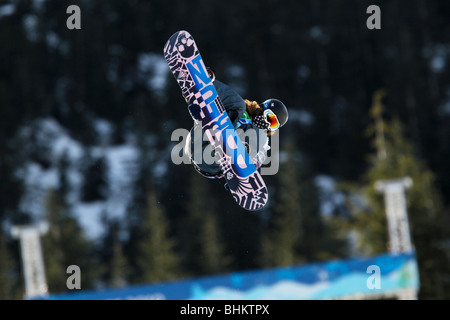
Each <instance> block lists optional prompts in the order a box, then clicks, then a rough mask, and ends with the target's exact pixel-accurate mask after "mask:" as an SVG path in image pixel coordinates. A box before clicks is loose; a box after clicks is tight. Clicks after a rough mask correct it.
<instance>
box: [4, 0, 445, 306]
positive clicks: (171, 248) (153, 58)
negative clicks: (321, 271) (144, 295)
mask: <svg viewBox="0 0 450 320" xmlns="http://www.w3.org/2000/svg"><path fill="white" fill-rule="evenodd" d="M71 5H76V6H78V7H79V9H80V12H79V13H80V16H81V20H80V21H78V23H79V28H69V26H70V17H71V13H70V12H69V13H68V12H67V8H68V7H69V6H71ZM370 5H377V6H378V7H379V8H380V11H381V20H380V28H373V29H371V28H369V26H368V23H369V22H368V19H369V17H370V13H367V11H366V10H367V8H368V7H369V6H370ZM449 17H450V2H449V1H447V0H410V1H406V0H395V1H383V0H374V1H368V0H361V1H360V0H358V1H356V0H295V1H294V0H283V1H275V0H259V1H256V0H248V1H247V0H245V1H236V0H228V1H216V0H214V1H206V0H191V1H180V0H172V1H167V0H130V1H124V0H73V1H67V0H0V299H22V298H23V290H24V285H23V271H22V261H21V254H20V243H19V241H18V240H17V239H16V238H15V237H13V236H12V234H11V232H10V230H11V228H12V226H16V225H27V224H36V223H40V222H46V223H47V224H48V231H47V232H46V233H45V234H42V236H41V245H42V251H43V256H44V264H45V271H46V278H47V282H48V288H49V292H51V293H62V292H67V291H68V289H67V287H66V279H67V274H66V268H67V266H69V265H77V266H79V267H80V269H81V270H82V276H83V288H85V289H92V290H94V289H102V288H120V287H123V286H127V285H136V284H148V283H158V282H163V281H171V280H177V279H188V278H194V277H200V276H209V275H218V274H224V273H228V272H235V271H245V270H253V269H266V268H272V267H279V266H289V265H299V264H307V263H311V262H320V261H327V260H333V259H343V258H348V257H364V256H371V255H375V254H380V253H384V252H387V251H388V249H389V241H388V229H387V227H386V213H385V205H384V200H383V195H382V194H381V193H379V192H378V191H377V190H376V188H375V183H376V182H377V181H379V180H386V179H396V178H402V177H410V178H411V179H412V182H413V184H412V186H411V188H409V189H408V190H407V191H406V200H407V208H408V217H409V226H410V231H411V240H412V243H413V245H414V248H415V251H416V255H417V261H418V269H419V274H420V292H419V298H420V299H449V298H450V18H449ZM178 30H187V31H189V33H191V34H192V35H193V36H194V37H195V40H196V43H197V45H198V47H199V49H200V51H201V53H202V57H203V59H204V61H205V64H206V65H207V66H209V67H211V68H212V69H213V70H214V72H215V75H216V77H217V79H218V80H220V81H222V82H224V83H227V84H228V85H230V86H231V87H232V88H233V89H235V90H236V91H237V92H238V93H239V94H240V95H241V96H242V97H243V98H245V99H249V100H255V101H258V102H263V101H264V100H266V99H268V98H277V99H280V100H282V101H283V102H284V104H285V105H286V106H287V108H288V110H289V121H288V122H287V124H286V125H285V126H284V127H283V128H281V129H280V131H279V133H278V134H279V136H278V138H279V155H278V156H279V170H278V172H277V174H275V175H266V176H264V180H265V182H266V184H267V186H268V190H269V193H270V201H269V204H268V205H267V206H266V207H265V208H264V209H263V210H262V211H259V212H248V211H245V210H243V209H241V208H240V207H239V206H237V205H236V203H235V202H234V201H233V199H232V197H231V196H230V195H229V194H228V193H227V191H226V190H225V189H224V186H223V185H224V181H223V179H222V180H210V179H205V178H204V177H202V176H201V175H199V174H198V173H197V172H196V171H195V170H194V169H193V167H192V165H190V164H175V163H174V162H173V161H172V158H171V156H172V152H173V149H174V147H175V146H176V145H177V144H179V143H180V140H179V139H177V138H176V137H175V138H174V137H173V135H172V133H173V132H174V130H176V129H180V128H182V129H185V130H189V129H190V128H191V127H192V125H193V121H192V119H191V117H190V115H189V113H188V109H187V104H186V103H185V101H184V99H183V97H182V95H181V91H180V88H179V87H178V85H177V82H176V81H175V79H174V77H173V75H172V74H171V73H170V70H169V68H168V66H167V63H166V61H165V59H164V56H163V48H164V44H165V43H166V41H167V40H168V39H169V38H170V36H171V35H172V34H174V33H175V32H176V31H178Z"/></svg>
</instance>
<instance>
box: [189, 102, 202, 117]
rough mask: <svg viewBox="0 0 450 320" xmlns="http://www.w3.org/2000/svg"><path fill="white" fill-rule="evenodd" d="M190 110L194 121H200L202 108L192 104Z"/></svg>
mask: <svg viewBox="0 0 450 320" xmlns="http://www.w3.org/2000/svg"><path fill="white" fill-rule="evenodd" d="M188 109H189V113H190V114H191V117H192V119H194V120H200V106H199V105H198V104H190V105H189V106H188Z"/></svg>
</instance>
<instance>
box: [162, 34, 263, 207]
mask: <svg viewBox="0 0 450 320" xmlns="http://www.w3.org/2000/svg"><path fill="white" fill-rule="evenodd" d="M164 57H165V58H166V61H167V63H168V65H169V68H170V70H171V71H172V74H173V75H174V76H175V79H176V80H177V82H178V84H179V86H180V88H181V92H182V95H183V97H184V99H185V100H186V102H187V103H188V104H197V105H199V106H200V108H201V112H200V118H201V125H202V130H203V132H204V134H205V135H206V136H207V137H208V140H209V143H210V144H211V146H212V147H213V149H214V152H215V157H216V161H217V163H218V164H219V165H220V168H221V170H222V173H223V176H224V178H225V180H226V181H227V184H228V186H229V189H230V192H231V194H232V196H233V198H234V200H235V201H236V203H237V204H238V205H239V206H241V207H242V208H244V209H246V210H249V211H256V210H260V209H262V208H263V207H264V206H265V205H266V204H267V201H268V192H267V187H266V185H265V183H264V180H263V179H262V177H261V175H260V173H259V172H258V171H257V169H256V167H255V165H254V164H253V162H252V160H251V158H250V156H249V155H248V153H247V150H246V149H245V147H244V145H243V143H242V141H241V140H240V139H239V137H238V135H237V133H236V131H235V128H234V127H233V124H232V123H231V120H230V118H229V117H228V115H227V113H226V111H225V108H224V106H223V104H222V102H221V100H220V97H219V96H218V94H217V91H216V89H215V87H214V85H213V83H212V81H211V79H210V78H209V76H208V72H207V70H206V67H205V64H204V62H203V59H202V57H201V56H200V52H199V50H198V48H197V45H196V43H195V41H194V38H193V37H192V36H191V35H190V34H189V33H188V32H187V31H178V32H176V33H175V34H174V35H172V36H171V37H170V39H169V40H168V41H167V43H166V45H165V46H164ZM186 109H187V108H186Z"/></svg>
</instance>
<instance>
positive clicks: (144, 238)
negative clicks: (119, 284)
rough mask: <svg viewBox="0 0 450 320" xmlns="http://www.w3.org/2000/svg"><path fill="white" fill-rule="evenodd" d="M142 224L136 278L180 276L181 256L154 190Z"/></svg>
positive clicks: (142, 216)
mask: <svg viewBox="0 0 450 320" xmlns="http://www.w3.org/2000/svg"><path fill="white" fill-rule="evenodd" d="M140 226H141V228H140V230H139V231H138V232H139V238H138V239H137V242H136V246H137V247H136V248H137V255H136V257H135V259H136V271H135V279H136V282H139V283H142V282H159V281H167V280H173V279H175V278H177V277H178V276H179V258H178V256H177V253H176V252H175V241H174V239H172V238H171V237H170V236H169V221H168V219H167V217H166V216H165V212H164V210H163V208H162V207H161V206H160V202H159V201H158V200H157V196H156V193H155V191H154V190H151V191H150V192H149V193H148V195H147V202H146V207H145V208H144V209H143V210H142V212H141V221H140Z"/></svg>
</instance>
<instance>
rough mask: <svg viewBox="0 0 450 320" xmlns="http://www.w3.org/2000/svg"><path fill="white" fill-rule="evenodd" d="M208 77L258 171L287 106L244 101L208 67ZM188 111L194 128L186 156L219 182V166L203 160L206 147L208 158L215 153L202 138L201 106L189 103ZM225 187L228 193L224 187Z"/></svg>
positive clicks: (188, 141)
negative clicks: (270, 139) (197, 150)
mask: <svg viewBox="0 0 450 320" xmlns="http://www.w3.org/2000/svg"><path fill="white" fill-rule="evenodd" d="M208 74H209V76H210V78H211V80H212V81H213V83H214V87H215V88H216V91H217V93H218V95H219V97H220V99H221V101H222V103H223V105H224V107H225V110H226V112H227V114H228V117H229V118H230V120H231V122H232V124H233V126H234V128H235V129H236V131H237V133H238V135H239V137H240V138H241V140H242V142H243V144H244V146H245V148H246V149H247V152H248V154H249V156H250V158H251V159H252V161H253V163H254V164H255V166H256V168H257V169H259V168H260V167H261V165H262V164H263V162H264V161H265V159H266V155H267V151H268V150H270V146H269V139H268V136H270V135H272V134H273V133H275V131H276V130H278V129H279V128H281V127H282V126H283V125H285V124H286V122H287V120H288V111H287V108H286V106H285V105H284V104H283V103H282V102H281V101H280V100H277V99H268V100H266V101H264V102H263V103H262V104H258V103H257V102H256V101H249V100H247V99H245V100H244V99H243V98H242V97H241V96H240V95H239V94H238V93H236V92H235V91H234V90H233V89H232V88H231V87H229V86H228V85H226V84H224V83H223V82H220V81H218V80H216V79H215V74H214V72H213V71H212V70H211V69H210V68H208ZM188 109H189V113H190V114H191V117H192V119H193V120H194V126H193V128H192V129H191V131H190V133H189V136H188V137H187V139H186V141H187V142H186V147H185V151H186V152H185V153H186V155H187V156H188V158H189V159H190V160H191V163H192V165H193V166H194V168H195V169H196V171H197V172H199V173H200V174H201V175H203V176H204V177H206V178H209V179H220V178H222V177H223V175H222V172H221V169H220V165H219V164H218V163H216V162H213V163H211V162H209V163H208V161H204V159H203V156H204V155H205V150H206V148H208V147H209V148H210V150H207V151H206V153H207V152H208V151H210V152H211V158H214V150H213V149H212V148H211V144H210V142H209V141H208V139H204V138H203V132H202V124H201V121H199V120H200V112H201V110H200V106H199V105H197V104H191V105H189V106H188ZM239 129H240V130H239ZM248 130H254V132H253V133H254V134H248V133H249V131H248ZM199 146H201V152H195V151H194V150H196V149H195V148H199ZM225 188H226V189H227V190H228V186H227V184H225Z"/></svg>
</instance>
